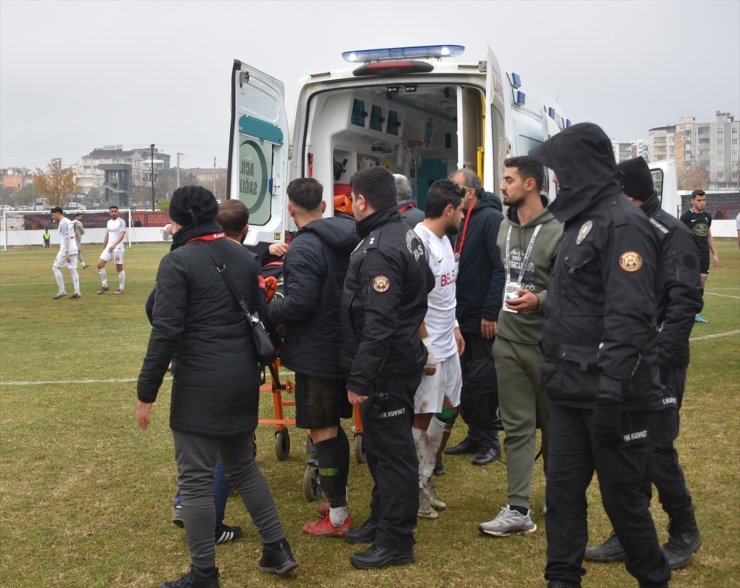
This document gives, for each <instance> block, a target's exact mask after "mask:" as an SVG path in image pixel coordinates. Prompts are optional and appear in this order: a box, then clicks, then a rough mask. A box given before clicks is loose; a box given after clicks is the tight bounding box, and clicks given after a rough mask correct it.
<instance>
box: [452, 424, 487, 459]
mask: <svg viewBox="0 0 740 588" xmlns="http://www.w3.org/2000/svg"><path fill="white" fill-rule="evenodd" d="M479 448H480V443H479V442H478V431H476V430H475V429H473V428H471V427H468V434H467V435H466V437H465V439H463V440H462V441H460V443H458V444H457V445H455V446H454V447H448V448H447V449H445V454H446V455H463V454H464V453H475V452H476V451H478V449H479Z"/></svg>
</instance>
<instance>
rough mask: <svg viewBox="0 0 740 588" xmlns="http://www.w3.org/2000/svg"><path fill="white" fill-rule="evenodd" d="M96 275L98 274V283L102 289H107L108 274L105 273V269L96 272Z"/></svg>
mask: <svg viewBox="0 0 740 588" xmlns="http://www.w3.org/2000/svg"><path fill="white" fill-rule="evenodd" d="M98 273H99V274H100V282H101V284H102V285H103V288H107V287H108V274H107V273H106V271H105V268H103V269H101V270H98Z"/></svg>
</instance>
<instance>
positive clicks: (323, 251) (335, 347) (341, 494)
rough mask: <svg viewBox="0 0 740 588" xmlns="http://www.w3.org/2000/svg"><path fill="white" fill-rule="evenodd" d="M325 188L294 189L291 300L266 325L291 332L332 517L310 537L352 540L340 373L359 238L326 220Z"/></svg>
mask: <svg viewBox="0 0 740 588" xmlns="http://www.w3.org/2000/svg"><path fill="white" fill-rule="evenodd" d="M322 192H323V190H322V187H321V184H320V183H319V182H317V181H316V180H314V179H313V178H300V179H297V180H293V181H292V182H291V183H290V184H289V185H288V212H289V213H290V216H291V217H293V220H294V221H295V223H296V226H297V227H298V232H297V233H296V234H295V236H294V237H293V241H292V242H291V244H290V248H289V249H288V252H287V253H286V255H285V264H284V266H283V279H284V284H285V296H284V297H283V298H275V299H273V301H272V302H271V303H270V304H268V305H267V307H266V309H265V317H266V318H267V320H268V321H269V322H270V323H272V324H275V325H280V324H282V325H285V339H284V341H283V347H282V353H281V360H282V363H283V365H285V366H286V367H288V368H290V369H291V370H293V371H294V372H295V383H296V389H295V401H296V425H297V426H298V427H301V428H304V429H310V430H311V440H312V441H313V443H314V446H315V447H316V454H317V458H318V462H319V476H320V478H321V488H322V489H323V490H324V493H325V494H326V497H327V499H328V501H329V509H328V512H326V513H325V514H323V516H322V518H321V519H320V520H318V521H315V522H312V523H307V524H306V525H304V527H303V531H304V532H305V533H308V534H309V535H317V536H331V537H344V534H345V533H346V532H347V531H349V529H350V528H351V522H350V518H349V513H348V512H347V477H348V475H349V441H348V440H347V435H346V434H345V432H344V429H343V428H342V426H341V423H340V418H342V417H344V418H347V417H349V416H351V415H352V407H351V406H350V405H349V403H348V402H347V393H346V387H345V382H346V379H347V371H346V370H345V369H343V368H342V367H340V365H339V354H340V351H341V347H342V341H341V333H340V327H339V314H340V307H341V303H342V287H343V285H344V276H345V274H346V273H347V266H348V265H349V254H350V253H351V252H352V250H353V249H354V248H355V246H356V245H357V242H358V241H359V238H358V237H357V233H356V232H355V222H354V220H352V219H349V218H322V213H323V212H324V209H325V207H326V205H325V203H324V202H323V200H322Z"/></svg>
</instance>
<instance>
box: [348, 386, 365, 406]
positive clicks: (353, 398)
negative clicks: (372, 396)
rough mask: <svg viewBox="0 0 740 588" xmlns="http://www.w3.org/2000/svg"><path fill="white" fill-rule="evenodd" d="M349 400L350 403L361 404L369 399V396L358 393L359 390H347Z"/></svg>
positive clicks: (353, 404)
mask: <svg viewBox="0 0 740 588" xmlns="http://www.w3.org/2000/svg"><path fill="white" fill-rule="evenodd" d="M347 400H349V403H350V404H351V405H352V406H360V405H361V404H362V403H363V402H365V401H366V400H367V396H363V395H362V394H358V393H357V392H354V391H353V390H347Z"/></svg>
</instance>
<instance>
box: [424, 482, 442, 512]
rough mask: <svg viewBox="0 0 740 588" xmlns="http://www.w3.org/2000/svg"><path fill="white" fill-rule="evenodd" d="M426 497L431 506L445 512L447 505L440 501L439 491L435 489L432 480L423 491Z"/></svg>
mask: <svg viewBox="0 0 740 588" xmlns="http://www.w3.org/2000/svg"><path fill="white" fill-rule="evenodd" d="M421 491H422V493H423V494H424V497H425V498H426V499H427V500H428V501H429V504H431V505H432V507H433V508H436V509H437V510H444V509H446V508H447V504H445V503H444V502H443V501H441V500H440V499H439V496H437V491H436V490H435V488H434V482H433V481H432V480H431V479H430V480H429V481H428V482H427V483H426V485H425V486H424V487H422V489H421Z"/></svg>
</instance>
